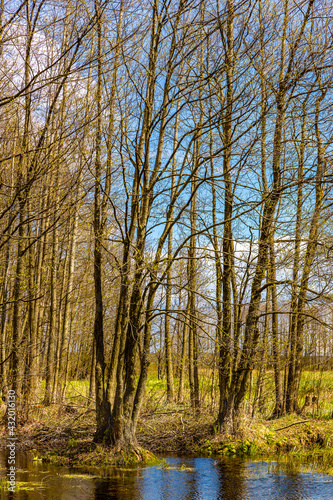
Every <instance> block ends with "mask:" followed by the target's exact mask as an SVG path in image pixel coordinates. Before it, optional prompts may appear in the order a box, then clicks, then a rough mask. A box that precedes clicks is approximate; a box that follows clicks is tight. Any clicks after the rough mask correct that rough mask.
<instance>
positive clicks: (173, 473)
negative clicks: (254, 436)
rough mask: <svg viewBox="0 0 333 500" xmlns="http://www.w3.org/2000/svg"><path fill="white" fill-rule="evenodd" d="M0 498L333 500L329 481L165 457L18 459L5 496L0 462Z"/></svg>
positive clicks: (273, 467)
mask: <svg viewBox="0 0 333 500" xmlns="http://www.w3.org/2000/svg"><path fill="white" fill-rule="evenodd" d="M0 467H1V470H0V474H1V498H3V499H7V498H8V499H11V498H12V499H18V500H23V499H24V500H39V499H47V500H76V499H77V500H88V499H89V500H102V499H114V500H252V499H255V500H260V499H265V500H270V499H272V500H273V499H274V500H333V478H332V476H330V475H326V474H318V473H310V472H304V471H302V467H299V466H297V467H296V466H294V465H293V464H292V463H289V464H288V465H283V464H279V463H277V462H271V463H268V462H264V461H253V460H252V461H251V460H245V459H239V458H227V457H225V458H222V459H217V460H215V459H212V458H184V457H166V463H165V464H164V465H159V466H149V467H137V468H132V469H126V468H79V469H77V468H71V467H60V466H56V465H52V464H44V463H42V462H41V461H33V457H32V455H31V453H23V452H19V453H17V456H16V467H17V470H16V492H15V493H14V494H13V493H10V492H8V489H7V487H8V484H7V474H8V472H9V470H8V464H7V453H6V452H5V453H4V452H3V453H2V455H1V456H0Z"/></svg>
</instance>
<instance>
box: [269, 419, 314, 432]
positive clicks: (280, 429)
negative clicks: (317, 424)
mask: <svg viewBox="0 0 333 500" xmlns="http://www.w3.org/2000/svg"><path fill="white" fill-rule="evenodd" d="M305 422H311V420H300V421H299V422H294V423H293V424H289V425H285V426H284V427H280V428H279V429H272V430H273V431H274V432H277V431H282V429H288V427H291V426H292V425H298V424H305Z"/></svg>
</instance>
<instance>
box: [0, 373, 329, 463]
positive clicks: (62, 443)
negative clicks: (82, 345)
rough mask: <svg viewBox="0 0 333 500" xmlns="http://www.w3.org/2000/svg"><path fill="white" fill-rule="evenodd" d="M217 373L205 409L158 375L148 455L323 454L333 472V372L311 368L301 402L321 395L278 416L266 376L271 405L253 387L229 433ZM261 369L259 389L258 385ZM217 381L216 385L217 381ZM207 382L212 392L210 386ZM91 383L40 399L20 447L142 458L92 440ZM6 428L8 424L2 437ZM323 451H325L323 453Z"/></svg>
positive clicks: (52, 457)
mask: <svg viewBox="0 0 333 500" xmlns="http://www.w3.org/2000/svg"><path fill="white" fill-rule="evenodd" d="M211 380H212V377H211V376H210V375H209V374H207V375H206V374H201V383H202V391H201V393H202V395H203V397H202V407H201V408H200V411H199V412H196V411H194V410H193V409H192V408H191V407H190V406H189V401H188V400H185V402H184V404H182V405H180V404H169V405H167V404H166V386H165V381H164V380H158V379H157V377H156V376H154V374H152V375H151V377H150V378H149V381H148V386H147V397H146V402H145V406H144V408H143V411H142V414H141V418H140V421H139V425H138V432H137V438H138V443H139V446H140V447H141V449H143V450H148V451H146V452H144V451H143V458H144V460H145V461H146V462H150V463H151V462H152V461H154V460H155V458H154V456H156V455H159V454H161V453H177V454H194V455H197V456H224V455H227V456H236V455H240V456H251V457H258V456H262V457H276V456H277V455H279V456H286V455H288V456H293V457H294V458H295V459H299V460H303V461H306V460H310V459H311V460H312V461H313V460H315V461H317V462H318V463H319V462H321V463H322V464H324V468H325V469H327V470H329V471H331V472H333V470H332V469H331V466H330V464H331V463H333V460H332V459H333V437H332V436H333V419H332V418H331V417H332V410H333V408H332V399H333V398H332V395H333V394H332V393H333V374H332V373H331V372H325V373H317V372H306V373H305V374H304V375H303V379H302V385H301V389H300V395H301V404H302V399H303V400H304V401H305V398H306V396H307V395H312V396H313V395H315V396H316V397H315V399H314V401H312V399H311V401H312V403H311V404H310V405H308V406H306V407H305V408H304V410H303V412H302V414H301V415H288V416H285V417H283V418H279V419H276V420H270V419H269V417H270V413H271V409H272V406H273V404H274V400H273V396H272V391H271V387H270V386H271V380H270V377H269V374H268V376H267V377H266V380H265V384H266V385H265V395H266V396H265V406H264V408H262V409H261V412H259V411H256V412H254V414H253V407H252V406H251V392H250V391H249V393H248V397H247V400H246V401H245V409H246V412H245V413H247V415H248V416H247V417H244V419H243V421H242V422H241V423H240V427H239V431H238V432H237V434H236V435H233V436H231V435H224V434H221V433H220V431H219V429H218V428H217V427H216V426H215V424H214V421H215V418H216V414H217V397H216V388H215V387H212V385H211ZM255 383H256V379H255V374H254V378H253V381H252V384H253V385H252V394H253V393H254V390H255ZM209 384H210V385H209ZM204 389H205V392H204ZM87 391H88V385H87V383H86V382H72V383H71V384H69V386H68V390H67V394H66V401H65V403H64V404H61V405H60V404H54V405H51V406H49V407H44V406H43V405H41V404H33V405H32V406H31V409H30V411H29V419H28V421H27V422H26V423H25V424H24V426H22V427H20V428H18V429H17V434H16V435H17V437H18V438H19V440H18V447H19V448H21V449H22V450H31V453H32V456H33V458H34V459H36V460H38V459H43V460H48V461H53V462H56V463H64V464H81V465H102V464H103V465H106V464H108V465H116V464H117V465H119V464H122V465H129V464H132V463H134V462H136V461H137V457H136V456H135V455H132V454H126V453H123V454H120V455H119V454H117V455H115V454H114V453H113V450H112V449H109V448H107V447H103V446H101V445H96V444H95V443H93V442H92V440H93V435H94V432H95V412H94V408H93V405H91V406H89V405H87ZM5 437H6V431H5V429H4V430H3V435H2V445H3V446H4V445H5ZM319 457H320V458H319Z"/></svg>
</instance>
